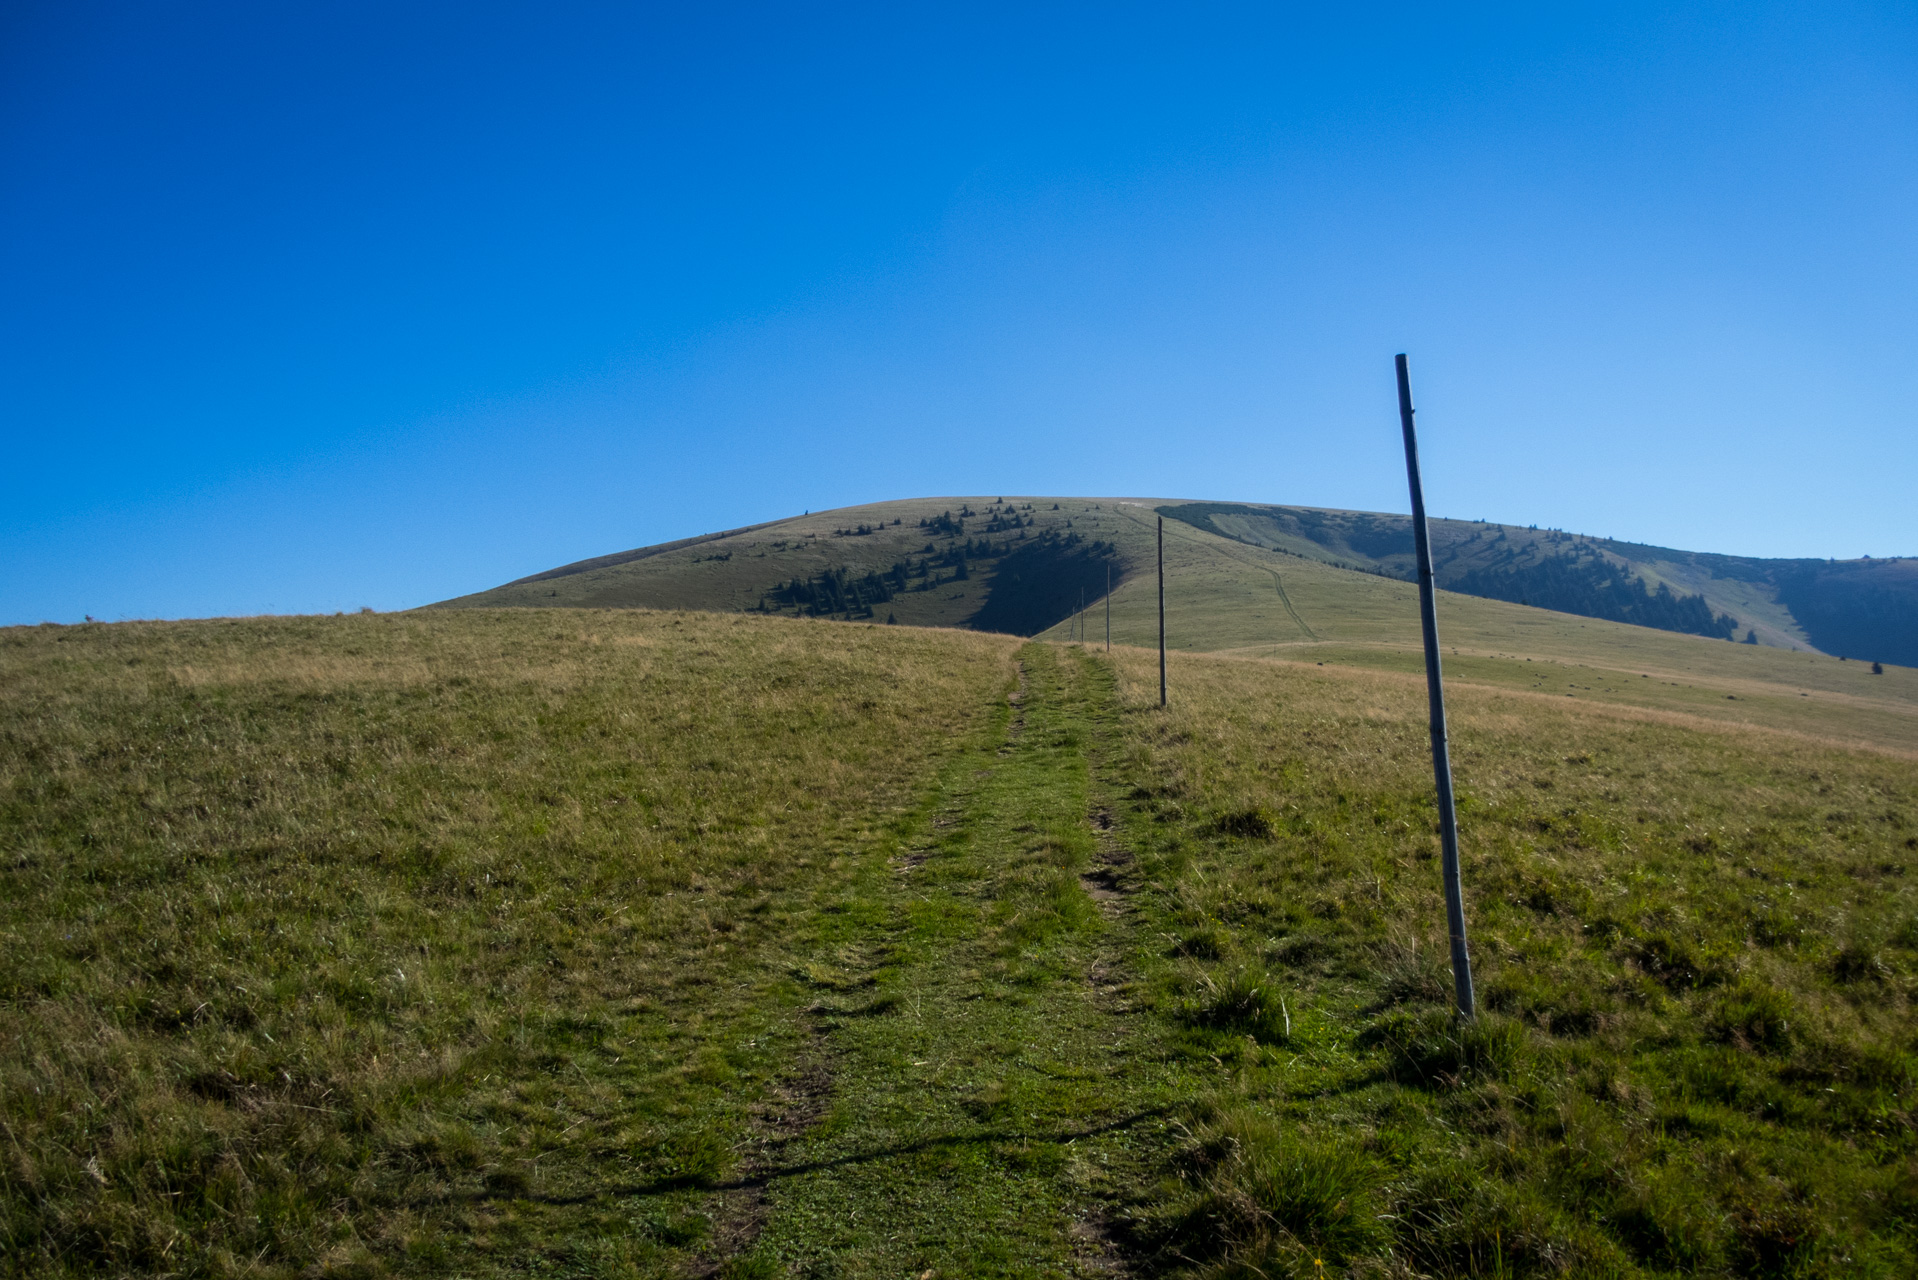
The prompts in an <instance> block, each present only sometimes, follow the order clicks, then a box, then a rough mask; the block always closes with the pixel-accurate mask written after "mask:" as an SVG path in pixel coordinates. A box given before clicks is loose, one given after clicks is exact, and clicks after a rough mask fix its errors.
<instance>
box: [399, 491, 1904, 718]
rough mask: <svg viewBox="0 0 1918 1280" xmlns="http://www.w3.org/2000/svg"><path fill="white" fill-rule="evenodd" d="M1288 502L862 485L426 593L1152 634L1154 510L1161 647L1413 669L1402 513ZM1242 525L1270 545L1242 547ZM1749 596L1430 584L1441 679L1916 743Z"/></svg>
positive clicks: (1855, 667) (1892, 713)
mask: <svg viewBox="0 0 1918 1280" xmlns="http://www.w3.org/2000/svg"><path fill="white" fill-rule="evenodd" d="M1297 510H1299V509H1297V508H1252V507H1245V506H1231V507H1229V508H1228V507H1225V506H1224V505H1223V504H1191V503H1187V504H1170V503H1164V502H1160V501H1157V500H1152V499H1134V498H1117V499H1113V498H1101V499H1092V498H1050V499H1048V498H1029V497H991V498H934V499H919V500H914V501H910V502H887V503H877V504H874V505H872V506H869V507H852V508H845V509H843V510H839V511H825V512H820V513H818V514H815V515H808V516H803V517H800V518H799V519H797V520H787V521H779V522H776V523H773V524H769V525H758V526H754V527H753V528H751V529H745V530H735V531H732V532H729V533H722V534H714V535H709V536H708V537H706V538H703V539H689V540H687V541H684V542H679V543H669V544H666V545H665V546H663V547H654V548H643V549H641V550H639V551H633V552H626V553H624V554H623V555H619V556H607V557H602V558H600V559H597V560H590V561H584V562H581V564H579V565H573V566H566V567H564V568H561V569H556V570H552V571H550V572H548V573H545V574H540V575H537V576H535V577H532V578H527V579H522V580H521V581H519V582H516V583H509V584H508V585H506V586H503V587H498V588H495V589H494V590H491V591H486V592H481V593H479V594H478V595H474V596H467V597H464V598H462V599H459V600H452V601H447V602H446V603H445V604H444V605H440V606H435V608H474V607H479V608H487V607H493V608H496V607H500V606H540V605H544V606H548V607H551V606H568V607H582V606H583V607H592V608H606V607H621V608H623V607H635V606H641V607H653V608H689V609H704V610H717V611H741V612H753V613H765V614H777V615H781V616H786V617H822V618H823V617H837V618H839V619H841V620H871V621H875V622H882V623H883V622H885V621H886V620H887V619H888V618H892V619H895V620H896V621H897V622H898V623H899V624H901V625H917V626H950V627H971V628H979V629H985V630H992V631H1000V632H1007V633H1012V634H1018V635H1035V634H1037V635H1041V636H1043V637H1045V638H1047V639H1054V640H1061V639H1069V638H1072V637H1075V636H1077V635H1078V634H1079V623H1078V621H1077V608H1078V606H1079V604H1080V602H1081V601H1084V602H1085V605H1086V608H1087V610H1088V613H1087V618H1088V621H1087V622H1086V624H1085V625H1086V628H1087V631H1088V633H1089V634H1090V635H1091V636H1092V637H1094V638H1103V636H1104V627H1105V606H1104V603H1103V598H1104V592H1105V587H1106V582H1107V580H1108V575H1110V581H1111V582H1112V583H1113V589H1112V598H1111V614H1112V626H1113V634H1114V637H1115V638H1116V639H1117V640H1118V642H1119V643H1121V644H1132V645H1154V644H1156V643H1157V626H1158V621H1157V617H1158V615H1157V597H1156V590H1157V587H1156V578H1155V577H1154V560H1155V555H1156V545H1155V539H1156V536H1157V525H1158V521H1159V518H1160V516H1159V513H1160V512H1161V511H1164V512H1167V513H1170V515H1171V517H1172V518H1170V519H1167V520H1166V522H1165V527H1166V569H1167V588H1166V589H1167V600H1168V619H1169V621H1168V632H1167V641H1168V643H1169V644H1170V645H1171V646H1172V647H1173V648H1177V649H1187V650H1195V651H1207V652H1232V653H1237V654H1241V655H1246V656H1259V657H1285V658H1289V659H1291V660H1294V661H1302V662H1312V663H1328V664H1332V665H1335V666H1359V667H1364V668H1370V669H1383V670H1390V671H1400V672H1416V671H1420V670H1422V669H1423V668H1422V665H1421V663H1422V659H1421V657H1420V645H1421V641H1420V638H1419V630H1418V611H1417V592H1416V588H1415V587H1414V586H1413V585H1412V583H1410V582H1407V581H1404V580H1403V579H1402V578H1401V577H1399V576H1398V574H1399V573H1400V571H1401V570H1402V569H1403V568H1404V565H1403V564H1402V563H1401V562H1400V559H1395V557H1400V558H1402V553H1401V552H1399V551H1397V550H1395V549H1394V548H1395V547H1396V546H1397V541H1396V540H1398V539H1400V538H1402V537H1404V536H1406V535H1405V521H1404V519H1403V518H1402V517H1392V516H1373V515H1366V514H1364V513H1350V512H1344V513H1341V512H1321V513H1307V514H1308V515H1313V514H1316V516H1319V517H1323V519H1321V520H1320V521H1319V522H1318V523H1317V524H1310V523H1309V522H1308V524H1307V525H1301V526H1298V527H1302V528H1303V527H1310V528H1311V529H1313V530H1315V531H1316V536H1317V537H1319V538H1320V539H1321V541H1316V542H1315V541H1313V540H1312V539H1311V538H1307V537H1305V536H1303V535H1302V534H1300V535H1294V534H1291V533H1283V532H1276V533H1275V532H1273V530H1274V529H1275V528H1279V527H1280V524H1281V523H1283V521H1290V520H1292V519H1293V517H1292V516H1290V515H1286V514H1284V513H1287V512H1294V511H1297ZM1273 513H1279V514H1278V515H1275V514H1273ZM1260 522H1264V523H1260ZM1275 522H1279V523H1275ZM1284 527H1285V528H1291V527H1293V526H1292V525H1289V524H1286V525H1284ZM1328 531H1330V532H1328ZM1498 536H1499V535H1498V534H1497V533H1496V532H1495V531H1494V527H1492V526H1480V525H1473V524H1470V523H1467V522H1459V521H1438V522H1435V523H1434V537H1435V540H1436V542H1437V544H1438V546H1439V547H1440V554H1439V559H1440V562H1441V563H1442V564H1444V565H1445V566H1447V568H1446V569H1445V570H1444V571H1443V572H1444V573H1454V572H1456V571H1457V566H1458V565H1459V564H1460V563H1461V562H1469V563H1471V564H1472V565H1473V566H1474V568H1473V569H1471V570H1468V572H1481V571H1483V570H1484V569H1485V564H1486V561H1485V560H1484V558H1483V556H1482V555H1481V553H1480V552H1479V551H1475V550H1470V548H1475V547H1481V546H1483V545H1484V544H1487V543H1497V542H1498ZM1505 536H1506V541H1508V542H1510V541H1519V542H1521V543H1522V544H1523V545H1525V546H1527V547H1533V548H1535V549H1536V548H1537V547H1540V546H1550V545H1553V542H1552V540H1553V539H1554V538H1561V535H1555V534H1551V533H1549V531H1548V532H1545V533H1536V534H1535V533H1533V532H1531V531H1526V532H1524V533H1522V534H1521V533H1520V532H1519V531H1516V530H1513V531H1510V532H1509V534H1507V535H1505ZM1260 537H1263V538H1266V539H1267V540H1268V541H1269V542H1271V543H1272V544H1273V545H1271V546H1263V545H1259V544H1258V543H1257V542H1256V541H1255V539H1256V538H1260ZM1474 539H1476V541H1474ZM1562 540H1568V539H1562ZM1461 546H1463V547H1465V548H1467V550H1463V551H1462V550H1460V547H1461ZM1497 554H1499V555H1503V554H1504V553H1503V552H1499V553H1497ZM1527 554H1528V555H1534V554H1543V553H1542V552H1536V551H1534V552H1528V553H1527ZM1674 554H1676V553H1674ZM1366 557H1370V558H1369V559H1368V558H1366ZM1472 557H1479V558H1477V559H1472ZM1660 563H1665V562H1662V561H1661V562H1660ZM1874 563H1879V562H1874ZM1882 563H1883V565H1884V567H1885V568H1886V570H1887V571H1888V572H1893V573H1896V572H1902V571H1904V570H1906V569H1908V568H1910V569H1918V562H1910V561H1906V562H1898V563H1896V564H1894V563H1893V562H1889V561H1886V562H1882ZM896 568H898V569H900V570H901V572H899V573H897V574H895V573H894V570H895V569H896ZM1648 572H1649V570H1648ZM962 573H963V574H964V576H963V577H961V576H960V575H961V574H962ZM1727 581H1729V580H1727ZM1713 589H1714V590H1717V591H1719V592H1720V595H1719V596H1717V597H1715V602H1714V603H1712V604H1711V605H1710V607H1709V609H1708V610H1707V612H1708V613H1709V612H1710V611H1711V610H1715V609H1718V608H1719V607H1720V606H1721V605H1722V606H1723V607H1727V608H1729V607H1733V605H1734V604H1735V605H1736V607H1738V608H1740V609H1744V610H1745V616H1744V617H1741V621H1745V620H1746V619H1748V618H1749V619H1754V620H1755V619H1756V616H1757V615H1756V613H1755V612H1754V611H1753V610H1752V609H1749V608H1746V606H1745V605H1743V604H1737V603H1736V602H1735V601H1732V602H1730V603H1728V599H1729V597H1727V596H1726V595H1725V594H1724V593H1725V592H1729V591H1731V588H1730V587H1726V586H1724V585H1723V583H1721V584H1720V586H1719V587H1715V588H1713ZM1761 603H1762V602H1761ZM1767 607H1770V608H1772V609H1773V611H1774V613H1775V614H1777V616H1779V617H1781V618H1783V619H1784V621H1783V622H1780V623H1779V624H1778V626H1777V627H1775V628H1774V632H1775V633H1776V634H1778V635H1780V636H1784V637H1785V638H1784V639H1783V640H1781V641H1780V642H1779V643H1777V644H1756V645H1747V644H1730V643H1727V642H1726V641H1725V640H1723V639H1711V638H1707V637H1702V636H1696V635H1689V634H1685V633H1683V632H1676V631H1668V630H1661V629H1657V628H1652V627H1644V626H1636V625H1630V624H1627V623H1620V622H1614V621H1608V620H1604V619H1599V618H1591V617H1584V616H1580V615H1577V614H1573V613H1566V612H1560V611H1554V610H1548V609H1542V608H1537V607H1531V606H1526V605H1524V604H1518V603H1512V602H1509V601H1504V600H1497V599H1489V598H1486V597H1483V596H1474V595H1467V594H1461V593H1456V592H1445V593H1442V595H1441V604H1440V625H1441V629H1442V634H1443V638H1444V640H1445V643H1446V645H1447V648H1448V662H1449V663H1450V664H1451V667H1450V669H1451V671H1452V672H1453V675H1454V677H1455V678H1460V679H1470V680H1473V681H1476V682H1480V683H1485V684H1488V685H1494V686H1498V687H1503V688H1508V689H1513V690H1521V691H1528V692H1540V693H1550V694H1554V695H1558V696H1566V695H1569V696H1571V697H1573V698H1577V699H1595V700H1599V701H1610V702H1616V703H1619V704H1621V705H1629V706H1633V707H1638V708H1642V709H1647V710H1656V711H1658V712H1661V713H1675V714H1681V715H1687V716H1693V717H1699V718H1703V719H1709V720H1715V721H1732V722H1738V723H1752V724H1762V725H1771V726H1776V727H1791V728H1793V729H1795V730H1797V731H1799V732H1807V733H1815V734H1818V735H1820V736H1823V737H1826V738H1830V739H1833V740H1842V741H1858V742H1867V743H1878V744H1886V743H1896V744H1901V745H1903V746H1905V747H1910V748H1912V749H1918V670H1914V669H1913V668H1911V667H1901V666H1892V667H1888V668H1886V669H1885V671H1884V673H1883V674H1881V675H1873V674H1872V673H1871V666H1870V663H1868V662H1860V661H1841V660H1840V659H1839V658H1836V657H1832V656H1828V655H1826V654H1823V653H1819V652H1816V651H1813V650H1810V649H1808V648H1806V647H1804V645H1803V642H1802V641H1794V640H1791V639H1790V637H1789V636H1788V635H1786V633H1785V632H1784V631H1783V630H1782V628H1786V627H1789V626H1792V625H1795V624H1793V623H1792V622H1791V619H1790V616H1789V615H1788V614H1784V613H1783V612H1781V611H1779V610H1777V608H1776V606H1775V604H1774V605H1770V606H1767ZM1767 625H1770V624H1767ZM1794 644H1795V645H1797V646H1798V647H1797V648H1793V647H1792V645H1794Z"/></svg>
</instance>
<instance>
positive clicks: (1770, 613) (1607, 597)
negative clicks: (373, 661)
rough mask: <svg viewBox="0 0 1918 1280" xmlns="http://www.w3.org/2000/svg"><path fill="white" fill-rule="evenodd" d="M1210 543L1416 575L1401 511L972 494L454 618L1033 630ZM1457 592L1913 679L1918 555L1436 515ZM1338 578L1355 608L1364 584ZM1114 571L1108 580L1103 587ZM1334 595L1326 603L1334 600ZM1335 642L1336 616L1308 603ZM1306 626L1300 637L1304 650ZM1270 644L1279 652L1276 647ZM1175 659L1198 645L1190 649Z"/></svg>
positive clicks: (629, 563) (874, 509)
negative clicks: (624, 617)
mask: <svg viewBox="0 0 1918 1280" xmlns="http://www.w3.org/2000/svg"><path fill="white" fill-rule="evenodd" d="M1157 514H1163V515H1165V516H1167V517H1169V518H1170V519H1172V520H1174V521H1176V522H1178V524H1179V525H1182V526H1184V527H1186V528H1188V529H1191V530H1198V531H1200V532H1202V533H1204V534H1207V535H1210V537H1209V538H1208V539H1204V540H1201V541H1200V542H1199V543H1197V544H1193V545H1192V546H1191V548H1190V550H1191V551H1192V553H1194V554H1197V555H1198V556H1199V558H1200V560H1201V561H1203V562H1204V563H1206V564H1208V565H1212V566H1215V567H1216V566H1220V565H1223V564H1225V563H1227V562H1229V561H1233V560H1235V558H1236V559H1243V556H1244V552H1243V551H1242V550H1238V549H1234V548H1232V547H1231V545H1230V544H1233V543H1236V544H1238V547H1239V548H1256V549H1257V550H1258V551H1259V552H1263V553H1266V555H1265V556H1264V557H1255V558H1256V559H1258V561H1259V563H1260V564H1261V565H1262V566H1263V567H1264V568H1265V569H1268V570H1270V571H1272V572H1277V573H1280V574H1281V575H1284V574H1288V573H1299V572H1311V571H1308V570H1305V569H1304V568H1303V565H1304V564H1312V565H1315V566H1322V567H1325V568H1329V569H1332V570H1338V571H1343V574H1358V575H1364V576H1366V577H1371V578H1377V577H1380V576H1384V577H1389V578H1395V579H1398V580H1400V581H1404V582H1409V581H1411V579H1412V538H1411V526H1410V521H1409V520H1408V519H1407V518H1406V517H1404V516H1396V515H1381V514H1376V513H1371V512H1357V511H1328V510H1320V509H1316V508H1307V507H1281V506H1268V505H1252V504H1245V503H1217V502H1166V501H1163V500H1159V499H1138V498H1098V499H1092V498H1057V497H1054V498H1033V497H1012V498H1005V497H1003V496H1002V497H992V498H986V497H972V498H927V499H913V500H908V501H900V502H881V503H874V504H871V505H869V506H861V507H847V508H842V509H840V510H836V511H824V512H819V513H817V514H807V515H805V516H800V517H797V518H794V519H788V520H779V521H773V522H770V523H766V524H759V525H753V526H749V527H746V528H742V529H734V530H729V531H726V532H722V533H715V534H708V535H705V536H702V537H697V538H687V539H683V540H681V541H677V542H669V543H663V544H660V545H658V546H654V547H644V548H639V549H637V550H633V551H627V552H621V553H618V554H614V555H607V556H600V557H596V558H594V559H590V560H583V561H580V562H578V563H576V564H571V565H565V566H562V567H560V568H557V569H551V570H548V571H546V572H544V573H539V574H535V575H532V576H530V577H527V578H522V579H519V580H517V581H515V582H511V583H507V584H506V585H504V586H501V587H497V588H494V589H493V590H490V591H483V592H479V593H477V594H475V595H471V596H464V597H461V598H459V599H456V600H449V601H445V602H443V606H453V607H494V606H501V605H507V606H540V605H545V606H584V607H634V606H639V607H653V608H698V609H714V610H721V611H728V612H732V611H744V610H751V611H754V612H763V613H779V614H787V615H798V616H811V617H837V618H840V619H842V620H859V619H876V620H878V621H885V620H887V619H888V618H891V619H893V620H895V621H897V622H899V623H901V624H905V625H919V626H963V627H970V628H972V629H974V630H981V631H997V632H1004V633H1009V634H1016V635H1035V634H1037V633H1039V632H1041V631H1044V630H1046V629H1047V628H1049V627H1052V626H1053V625H1054V624H1056V623H1059V622H1060V621H1062V620H1063V619H1064V618H1065V617H1066V616H1067V615H1068V614H1070V613H1072V612H1073V611H1074V610H1075V609H1076V608H1077V607H1078V605H1079V603H1080V602H1081V600H1084V601H1088V602H1089V601H1093V600H1097V599H1099V598H1100V597H1101V596H1102V595H1103V594H1104V592H1105V590H1106V584H1107V582H1108V580H1110V581H1111V583H1112V584H1113V585H1114V586H1115V587H1117V586H1120V585H1122V584H1124V583H1125V582H1126V581H1127V580H1128V579H1129V578H1131V577H1132V576H1133V575H1135V574H1137V573H1140V572H1144V571H1148V570H1149V569H1150V568H1151V565H1152V556H1153V546H1152V526H1153V517H1154V516H1155V515H1157ZM1432 537H1433V549H1434V556H1435V559H1436V567H1437V572H1438V577H1439V585H1440V586H1442V587H1444V588H1445V589H1447V590H1449V591H1453V592H1456V593H1459V594H1461V595H1470V596H1477V597H1480V598H1483V599H1491V600H1501V601H1504V602H1507V603H1510V604H1517V605H1522V606H1531V607H1534V608H1539V609H1545V610H1550V611H1552V612H1555V613H1564V614H1573V615H1576V616H1579V617H1584V618H1593V619H1599V620H1603V621H1607V622H1614V623H1625V624H1630V625H1634V626H1640V627H1646V628H1651V629H1654V630H1662V631H1669V632H1674V633H1679V634H1688V635H1696V636H1701V637H1704V638H1708V639H1717V640H1721V641H1722V640H1737V641H1742V642H1744V643H1746V644H1748V645H1751V646H1756V647H1763V648H1776V649H1786V650H1795V651H1799V652H1803V653H1826V654H1831V655H1833V656H1843V657H1848V658H1855V659H1862V660H1865V661H1872V660H1878V661H1884V662H1894V663H1898V664H1900V665H1903V666H1918V560H1911V559H1902V558H1901V559H1893V560H1857V561H1843V562H1828V561H1822V560H1764V559H1754V558H1744V557H1736V556H1723V555H1713V554H1707V553H1702V552H1690V551H1677V550H1673V549H1671V548H1668V547H1654V546H1647V545H1643V544H1638V543H1624V542H1617V541H1614V540H1611V539H1604V538H1591V537H1587V536H1584V535H1580V534H1568V533H1564V532H1562V531H1559V530H1552V529H1544V530H1540V529H1526V528H1520V527H1518V526H1512V525H1500V524H1495V523H1488V522H1483V521H1463V520H1435V521H1433V522H1432ZM1343 574H1342V575H1341V576H1337V577H1334V578H1331V579H1320V580H1321V581H1325V582H1328V583H1343V584H1344V585H1345V588H1346V591H1347V592H1348V593H1349V595H1350V597H1351V599H1350V601H1349V606H1350V607H1351V608H1358V609H1359V610H1360V612H1363V607H1362V606H1361V605H1359V603H1358V602H1359V600H1360V599H1361V598H1363V597H1364V596H1365V594H1366V592H1367V590H1368V588H1367V587H1366V586H1365V585H1364V584H1363V582H1362V579H1361V578H1359V577H1349V576H1343ZM1108 575H1109V578H1108ZM1337 594H1338V593H1337V592H1334V595H1337ZM1319 607H1320V609H1321V610H1322V611H1324V612H1322V613H1321V614H1320V620H1321V621H1322V622H1325V623H1327V624H1329V625H1333V626H1334V627H1336V622H1337V619H1338V618H1340V617H1342V616H1344V615H1345V613H1346V612H1347V609H1348V602H1345V601H1341V600H1339V599H1333V598H1329V597H1326V598H1321V600H1320V605H1319ZM1313 631H1314V626H1311V625H1308V626H1305V627H1304V629H1303V631H1302V632H1301V635H1304V636H1306V637H1307V638H1309V634H1310V633H1312V632H1313ZM1274 638H1277V637H1276V636H1275V637H1274ZM1180 643H1181V644H1185V645H1189V646H1194V647H1216V646H1210V645H1205V644H1196V645H1195V642H1194V639H1193V638H1192V637H1189V636H1188V637H1186V638H1184V639H1182V640H1181V641H1180Z"/></svg>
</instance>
